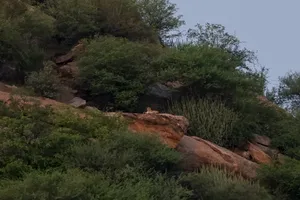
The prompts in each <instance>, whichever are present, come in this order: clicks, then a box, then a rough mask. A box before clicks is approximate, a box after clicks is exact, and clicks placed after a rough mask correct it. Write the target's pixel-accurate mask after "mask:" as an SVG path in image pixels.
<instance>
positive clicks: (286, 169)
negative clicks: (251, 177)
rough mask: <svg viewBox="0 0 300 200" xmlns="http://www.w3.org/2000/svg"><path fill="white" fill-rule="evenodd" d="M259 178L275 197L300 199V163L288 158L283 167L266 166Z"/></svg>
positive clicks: (292, 199)
mask: <svg viewBox="0 0 300 200" xmlns="http://www.w3.org/2000/svg"><path fill="white" fill-rule="evenodd" d="M259 177H260V180H261V182H262V183H263V184H264V185H265V186H266V187H268V188H270V189H271V191H272V192H273V193H274V195H276V196H277V195H283V196H286V199H289V200H297V199H299V198H300V187H299V185H300V161H298V160H293V159H289V158H286V159H285V162H284V164H282V165H279V164H274V165H272V166H264V167H263V168H262V169H261V171H260V173H259Z"/></svg>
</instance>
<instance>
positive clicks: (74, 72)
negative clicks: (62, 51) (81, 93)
mask: <svg viewBox="0 0 300 200" xmlns="http://www.w3.org/2000/svg"><path fill="white" fill-rule="evenodd" d="M58 71H59V72H60V74H61V76H62V77H65V78H75V77H77V76H78V75H79V70H78V67H77V64H76V62H69V63H68V64H66V65H63V66H61V67H59V69H58Z"/></svg>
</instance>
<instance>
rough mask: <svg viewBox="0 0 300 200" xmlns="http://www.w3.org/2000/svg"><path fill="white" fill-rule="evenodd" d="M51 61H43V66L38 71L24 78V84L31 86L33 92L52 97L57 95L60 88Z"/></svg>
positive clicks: (60, 85)
mask: <svg viewBox="0 0 300 200" xmlns="http://www.w3.org/2000/svg"><path fill="white" fill-rule="evenodd" d="M53 64H54V65H55V63H52V62H45V64H44V65H45V66H44V68H43V69H41V70H40V71H38V72H36V71H35V72H32V73H30V74H29V76H28V77H27V78H26V82H25V84H26V85H27V86H28V87H29V88H31V89H32V90H33V91H34V92H35V94H37V95H40V96H43V97H48V98H53V99H55V98H56V97H58V93H59V91H60V89H61V88H62V84H61V82H60V79H59V75H58V73H57V72H56V71H55V70H54V68H53Z"/></svg>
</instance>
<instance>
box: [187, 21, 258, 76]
mask: <svg viewBox="0 0 300 200" xmlns="http://www.w3.org/2000/svg"><path fill="white" fill-rule="evenodd" d="M187 36H188V39H189V40H190V41H191V42H193V43H196V44H200V45H207V46H209V47H214V48H220V49H223V50H225V51H226V52H229V53H230V54H231V55H232V58H231V59H233V60H236V61H237V62H239V65H238V66H237V67H241V68H243V69H247V70H250V68H249V67H248V66H247V63H256V61H257V57H256V55H255V53H254V52H253V51H250V50H248V49H246V48H242V47H241V41H240V40H239V39H238V38H237V37H236V36H235V35H231V34H230V33H228V32H226V30H225V27H224V26H223V25H221V24H210V23H206V24H205V26H203V25H200V24H197V25H196V29H190V30H189V31H188V34H187Z"/></svg>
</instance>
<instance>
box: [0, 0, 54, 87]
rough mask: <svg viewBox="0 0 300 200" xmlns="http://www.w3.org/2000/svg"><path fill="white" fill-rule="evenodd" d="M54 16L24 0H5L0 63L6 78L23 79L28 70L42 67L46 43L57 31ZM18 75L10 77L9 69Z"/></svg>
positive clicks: (1, 15)
mask: <svg viewBox="0 0 300 200" xmlns="http://www.w3.org/2000/svg"><path fill="white" fill-rule="evenodd" d="M53 22H54V19H53V18H51V17H50V16H48V15H46V14H44V13H43V12H41V11H40V10H39V9H38V8H35V7H30V6H29V5H28V4H26V3H24V2H22V1H17V0H13V1H7V0H2V2H1V8H0V52H1V53H0V67H1V68H2V69H1V74H0V76H1V77H0V78H1V79H2V80H8V81H17V82H18V81H19V82H21V83H22V82H23V81H24V78H25V75H26V72H30V71H33V70H36V69H39V68H41V67H42V61H43V58H44V53H43V48H42V46H43V45H44V44H45V43H46V42H47V41H49V39H50V37H51V35H52V34H53V32H54V27H53ZM11 68H12V69H13V70H14V72H15V73H14V74H16V75H15V77H10V76H8V75H11V73H9V70H11Z"/></svg>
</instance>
